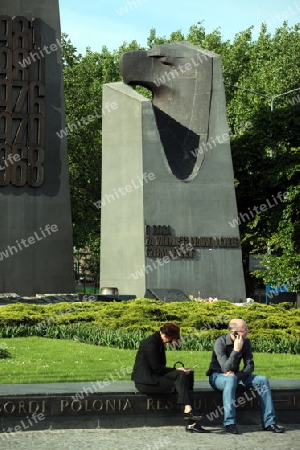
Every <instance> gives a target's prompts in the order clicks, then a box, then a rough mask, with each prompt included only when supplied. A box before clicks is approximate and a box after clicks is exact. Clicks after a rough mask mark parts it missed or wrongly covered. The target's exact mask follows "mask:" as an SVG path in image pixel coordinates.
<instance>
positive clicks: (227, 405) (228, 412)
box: [209, 373, 276, 428]
mask: <svg viewBox="0 0 300 450" xmlns="http://www.w3.org/2000/svg"><path fill="white" fill-rule="evenodd" d="M209 383H210V385H211V387H212V388H213V389H218V390H219V391H223V408H224V420H223V423H224V426H225V425H231V424H235V423H236V406H238V404H241V405H242V404H245V403H246V401H247V400H248V401H249V400H251V399H254V398H256V397H258V401H259V406H260V411H261V420H262V426H263V427H264V428H266V427H268V426H269V425H272V424H275V423H276V422H275V409H274V405H273V400H272V394H271V388H270V384H269V380H268V378H267V377H265V376H263V375H254V374H252V375H249V376H248V377H247V378H246V379H244V380H238V379H237V378H236V377H235V376H233V375H228V376H225V375H224V374H223V373H213V374H212V375H210V377H209ZM238 386H243V387H245V388H253V391H252V392H251V391H250V392H245V393H244V394H241V396H240V397H239V398H238V399H237V400H236V389H237V387H238Z"/></svg>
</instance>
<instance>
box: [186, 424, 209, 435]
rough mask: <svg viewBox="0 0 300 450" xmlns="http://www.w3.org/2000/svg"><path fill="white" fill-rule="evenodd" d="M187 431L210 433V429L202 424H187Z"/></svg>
mask: <svg viewBox="0 0 300 450" xmlns="http://www.w3.org/2000/svg"><path fill="white" fill-rule="evenodd" d="M185 431H187V432H188V433H210V430H205V429H204V428H202V427H201V426H200V425H187V426H186V427H185Z"/></svg>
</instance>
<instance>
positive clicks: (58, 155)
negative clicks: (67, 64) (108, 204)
mask: <svg viewBox="0 0 300 450" xmlns="http://www.w3.org/2000/svg"><path fill="white" fill-rule="evenodd" d="M60 38H61V36H60V18H59V6H58V0H22V1H19V0H10V1H7V2H1V4H0V205H1V217H0V293H12V292H13V293H17V294H19V295H21V296H34V295H36V294H46V293H71V292H74V288H75V283H74V271H73V243H72V220H71V206H70V193H69V173H68V161H67V149H66V141H65V140H64V139H60V138H59V132H60V130H61V129H63V128H64V127H65V117H64V97H63V81H62V58H61V42H60Z"/></svg>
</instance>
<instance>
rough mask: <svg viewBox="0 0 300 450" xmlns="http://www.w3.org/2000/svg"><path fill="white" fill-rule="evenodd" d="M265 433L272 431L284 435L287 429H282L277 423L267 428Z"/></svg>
mask: <svg viewBox="0 0 300 450" xmlns="http://www.w3.org/2000/svg"><path fill="white" fill-rule="evenodd" d="M264 430H265V431H272V432H273V433H284V432H285V429H284V428H280V427H279V426H278V425H276V423H273V424H272V425H269V426H268V427H267V428H264Z"/></svg>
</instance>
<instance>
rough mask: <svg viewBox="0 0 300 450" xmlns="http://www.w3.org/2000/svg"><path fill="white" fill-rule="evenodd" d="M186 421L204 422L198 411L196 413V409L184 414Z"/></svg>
mask: <svg viewBox="0 0 300 450" xmlns="http://www.w3.org/2000/svg"><path fill="white" fill-rule="evenodd" d="M183 418H184V420H202V419H203V415H202V414H200V413H199V412H198V411H195V410H194V409H191V411H190V412H188V413H183Z"/></svg>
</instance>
